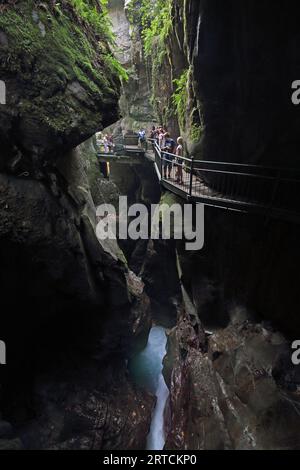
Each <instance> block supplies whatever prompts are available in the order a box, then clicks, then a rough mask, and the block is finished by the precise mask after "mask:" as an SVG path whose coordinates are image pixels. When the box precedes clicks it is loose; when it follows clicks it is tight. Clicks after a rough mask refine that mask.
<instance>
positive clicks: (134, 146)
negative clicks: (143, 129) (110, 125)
mask: <svg viewBox="0 0 300 470" xmlns="http://www.w3.org/2000/svg"><path fill="white" fill-rule="evenodd" d="M145 153H146V150H145V149H143V148H141V147H140V146H139V143H138V137H137V136H136V135H129V136H125V137H124V138H123V139H120V140H119V141H118V142H117V143H116V144H115V145H114V147H113V152H109V153H105V152H104V151H101V150H99V152H97V156H98V158H99V159H100V160H101V161H113V160H121V159H122V158H128V157H144V156H145Z"/></svg>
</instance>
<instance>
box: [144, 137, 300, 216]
mask: <svg viewBox="0 0 300 470" xmlns="http://www.w3.org/2000/svg"><path fill="white" fill-rule="evenodd" d="M149 141H150V142H151V143H152V145H153V150H154V153H155V166H156V170H157V173H158V177H159V179H160V180H161V182H162V184H163V185H164V186H165V187H166V188H167V189H169V190H171V191H173V192H175V193H177V194H179V195H181V196H183V197H188V198H191V199H194V200H196V201H197V200H198V201H202V202H203V201H207V203H208V204H209V205H212V202H213V201H217V203H218V204H222V207H223V208H224V207H226V208H227V209H228V208H229V209H230V208H231V209H232V210H236V208H237V207H238V208H242V207H244V208H246V207H247V208H251V207H252V208H254V210H256V209H255V208H257V210H261V209H264V210H265V211H267V212H268V213H269V214H271V213H274V214H277V216H278V214H281V215H280V217H282V216H283V214H284V217H286V215H287V214H289V216H291V215H292V216H293V217H294V216H296V217H297V218H299V216H300V210H299V208H298V204H297V200H298V199H297V197H296V196H295V195H296V194H298V192H299V191H298V186H297V185H299V190H300V178H298V174H297V175H296V177H294V178H293V177H288V176H287V173H289V172H292V171H296V172H297V173H298V172H299V173H300V170H298V169H297V170H293V169H292V168H277V167H263V166H259V165H253V164H244V163H229V162H212V161H206V160H197V159H194V158H193V157H183V156H179V155H175V154H173V153H170V152H165V151H164V150H162V149H161V148H160V147H159V146H158V144H157V141H156V140H155V139H149ZM169 157H171V158H172V160H171V159H170V158H169ZM173 160H174V168H176V167H182V168H183V167H184V168H185V169H186V171H185V172H184V174H183V176H184V178H183V180H182V174H181V182H180V181H176V179H175V178H177V180H178V174H177V176H176V174H175V178H174V168H172V169H171V170H170V169H169V168H168V175H169V178H167V171H166V168H165V167H163V162H164V161H166V162H170V163H172V164H173ZM178 160H179V161H178ZM187 163H188V164H187ZM243 170H245V171H243ZM170 172H173V176H171V179H170ZM270 173H271V174H270ZM206 175H207V178H206V177H205V176H206ZM210 175H212V176H215V179H214V178H211V177H210ZM287 184H289V185H290V186H289V187H288V190H287V186H286V185H287ZM286 194H287V197H286ZM219 207H220V206H219ZM238 210H239V209H238Z"/></svg>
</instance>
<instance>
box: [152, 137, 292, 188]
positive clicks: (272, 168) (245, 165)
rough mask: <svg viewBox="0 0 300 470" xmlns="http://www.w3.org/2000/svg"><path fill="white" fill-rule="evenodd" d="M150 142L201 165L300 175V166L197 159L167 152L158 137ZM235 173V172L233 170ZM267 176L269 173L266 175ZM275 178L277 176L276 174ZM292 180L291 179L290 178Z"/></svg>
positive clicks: (170, 154)
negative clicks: (297, 173) (160, 144)
mask: <svg viewBox="0 0 300 470" xmlns="http://www.w3.org/2000/svg"><path fill="white" fill-rule="evenodd" d="M148 141H149V142H151V143H152V144H154V146H155V147H156V149H157V151H158V152H159V153H160V154H162V153H163V154H164V155H169V156H172V157H173V158H180V159H181V160H185V161H188V162H190V163H191V162H192V160H193V161H194V164H195V165H197V164H200V165H204V166H205V165H208V166H211V165H220V166H223V165H224V166H236V167H239V168H253V169H257V170H259V171H263V170H266V171H274V172H280V173H284V172H287V171H289V172H299V175H300V168H286V167H275V166H264V165H255V164H253V163H237V162H218V161H213V160H199V159H196V158H193V157H184V156H180V157H179V156H178V155H176V154H174V153H170V152H165V151H163V150H162V149H161V148H160V147H159V146H158V144H157V141H156V139H150V138H149V139H148ZM233 173H234V172H233ZM266 176H267V175H266ZM274 178H276V176H274ZM289 180H290V179H289ZM290 181H298V180H297V179H291V180H290Z"/></svg>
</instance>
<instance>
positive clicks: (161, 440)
mask: <svg viewBox="0 0 300 470" xmlns="http://www.w3.org/2000/svg"><path fill="white" fill-rule="evenodd" d="M166 345H167V337H166V332H165V329H164V328H163V327H160V326H154V327H153V328H152V329H151V331H150V334H149V338H148V343H147V346H146V348H145V349H144V350H143V351H142V352H141V353H140V354H138V355H137V356H136V357H135V358H134V359H133V360H132V361H131V364H130V370H131V373H132V375H133V378H134V379H135V381H136V382H137V383H138V384H139V385H140V386H142V387H144V388H146V389H147V390H149V391H150V392H151V393H153V394H155V396H156V398H157V402H156V406H155V409H154V413H153V416H152V422H151V428H150V432H149V435H148V438H147V450H162V449H163V448H164V445H165V433H164V410H165V406H166V402H167V399H168V396H169V390H168V388H167V386H166V384H165V380H164V377H163V374H162V369H163V363H162V361H163V358H164V356H165V354H166Z"/></svg>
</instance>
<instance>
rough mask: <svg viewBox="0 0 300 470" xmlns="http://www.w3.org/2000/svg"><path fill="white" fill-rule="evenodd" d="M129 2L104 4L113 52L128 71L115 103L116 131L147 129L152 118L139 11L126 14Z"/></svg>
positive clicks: (153, 116)
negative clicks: (118, 118) (112, 36)
mask: <svg viewBox="0 0 300 470" xmlns="http://www.w3.org/2000/svg"><path fill="white" fill-rule="evenodd" d="M125 3H126V5H125ZM129 4H130V2H125V1H124V0H110V2H109V5H108V8H109V15H110V18H111V20H112V25H113V31H114V33H115V34H116V55H117V57H119V59H120V61H121V63H122V64H123V65H124V67H125V68H126V70H127V72H128V75H129V80H128V82H123V84H122V93H121V98H120V103H119V104H120V112H121V115H122V119H121V121H120V122H119V123H118V125H114V126H113V129H112V130H114V131H115V134H116V135H118V134H120V133H126V132H127V131H128V130H129V131H131V130H133V131H138V130H139V129H140V128H142V127H145V128H146V129H148V128H150V127H151V125H152V124H153V121H155V120H156V116H155V113H154V110H153V106H152V103H151V95H152V93H151V85H150V78H149V73H150V70H149V64H148V62H147V60H146V59H145V57H144V52H143V46H142V39H141V24H140V15H139V11H138V10H137V11H136V13H135V16H134V17H131V16H130V15H128V14H127V8H128V6H129Z"/></svg>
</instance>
